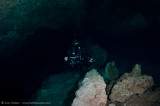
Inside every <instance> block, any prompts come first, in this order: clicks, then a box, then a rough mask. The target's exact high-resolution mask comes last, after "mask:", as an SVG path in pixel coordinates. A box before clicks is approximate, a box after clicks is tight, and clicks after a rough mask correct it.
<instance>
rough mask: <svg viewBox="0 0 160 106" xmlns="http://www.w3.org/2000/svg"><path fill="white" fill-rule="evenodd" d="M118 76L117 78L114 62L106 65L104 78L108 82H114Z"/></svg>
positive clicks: (117, 73)
mask: <svg viewBox="0 0 160 106" xmlns="http://www.w3.org/2000/svg"><path fill="white" fill-rule="evenodd" d="M118 76H119V72H118V69H117V67H116V65H115V62H114V61H112V62H110V63H107V65H106V67H105V73H104V78H105V79H108V80H115V79H116V78H117V77H118Z"/></svg>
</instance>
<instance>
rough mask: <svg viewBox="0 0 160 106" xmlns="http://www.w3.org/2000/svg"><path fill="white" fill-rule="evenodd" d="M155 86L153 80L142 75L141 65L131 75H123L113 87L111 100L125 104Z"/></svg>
mask: <svg viewBox="0 0 160 106" xmlns="http://www.w3.org/2000/svg"><path fill="white" fill-rule="evenodd" d="M153 85H154V82H153V78H152V77H151V76H147V75H141V68H140V65H138V64H136V65H135V67H134V68H133V70H132V72H131V73H125V74H124V75H122V76H121V77H120V78H119V79H118V80H117V82H116V84H115V85H114V86H113V88H112V90H111V94H110V96H109V98H110V99H111V101H112V102H116V101H118V102H122V103H123V102H125V101H126V100H128V99H129V98H130V97H131V96H133V95H135V94H143V93H144V92H145V91H146V90H147V89H148V88H150V87H152V86H153Z"/></svg>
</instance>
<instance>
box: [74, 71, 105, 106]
mask: <svg viewBox="0 0 160 106" xmlns="http://www.w3.org/2000/svg"><path fill="white" fill-rule="evenodd" d="M80 85H81V86H80V88H79V89H78V90H77V91H76V97H75V99H74V100H73V103H72V106H105V105H106V103H107V95H106V91H105V88H106V84H105V82H104V80H103V78H102V77H101V76H100V75H99V73H98V72H97V71H96V70H95V69H93V70H91V71H89V72H88V73H87V74H86V75H85V77H84V79H83V81H82V82H81V84H80Z"/></svg>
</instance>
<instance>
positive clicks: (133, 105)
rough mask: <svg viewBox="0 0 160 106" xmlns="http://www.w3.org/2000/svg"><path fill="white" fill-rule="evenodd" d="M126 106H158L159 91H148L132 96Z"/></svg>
mask: <svg viewBox="0 0 160 106" xmlns="http://www.w3.org/2000/svg"><path fill="white" fill-rule="evenodd" d="M125 104H126V106H160V91H149V92H146V93H144V94H142V95H134V96H132V97H131V98H130V99H129V100H127V101H126V102H125Z"/></svg>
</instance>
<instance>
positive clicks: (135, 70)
mask: <svg viewBox="0 0 160 106" xmlns="http://www.w3.org/2000/svg"><path fill="white" fill-rule="evenodd" d="M140 75H141V65H139V64H136V65H135V66H134V67H133V69H132V71H131V72H130V73H125V74H123V75H122V76H121V77H120V78H119V79H118V81H120V80H123V79H125V78H127V77H136V76H140Z"/></svg>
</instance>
